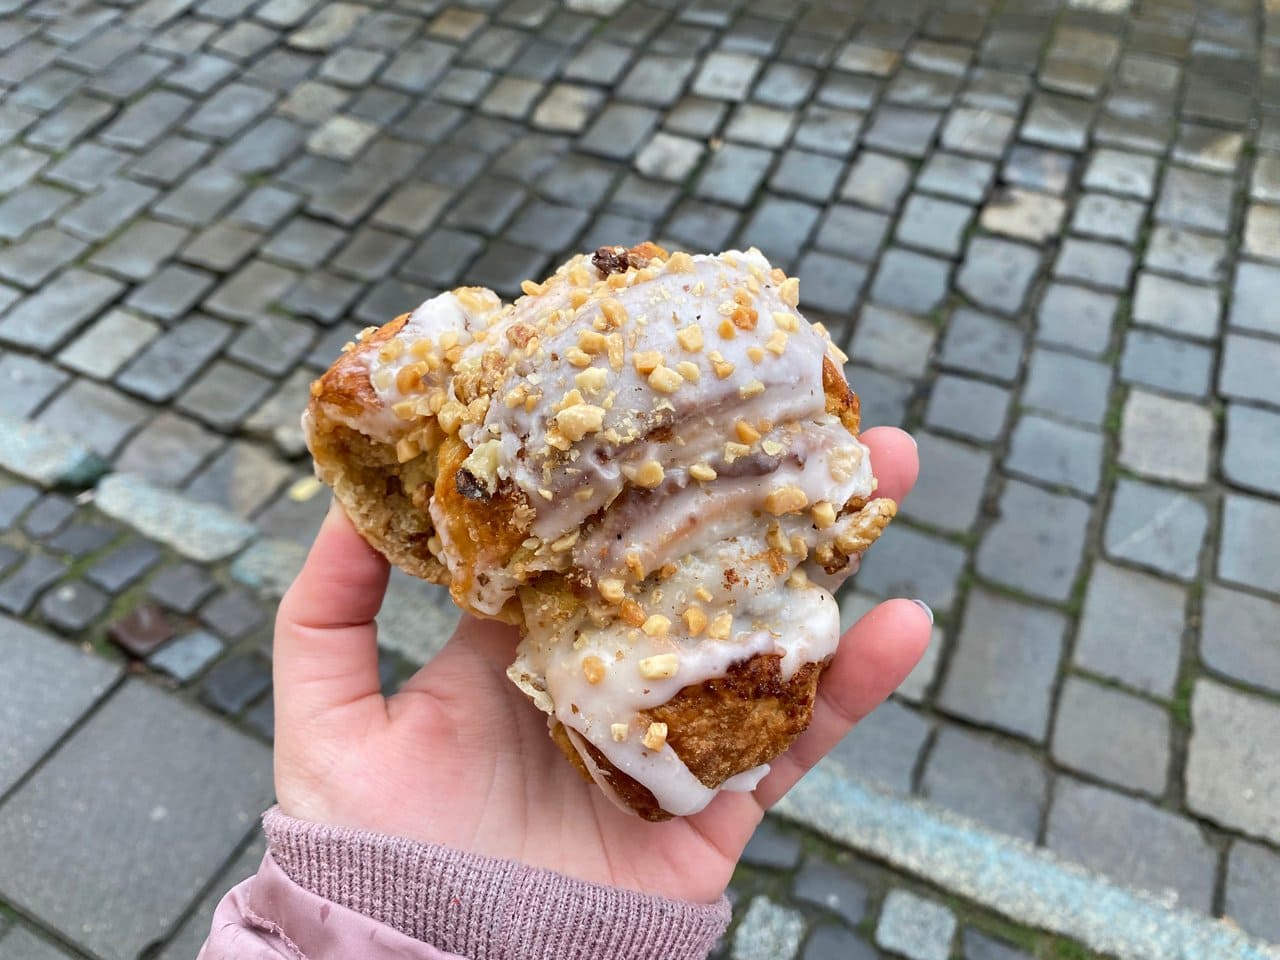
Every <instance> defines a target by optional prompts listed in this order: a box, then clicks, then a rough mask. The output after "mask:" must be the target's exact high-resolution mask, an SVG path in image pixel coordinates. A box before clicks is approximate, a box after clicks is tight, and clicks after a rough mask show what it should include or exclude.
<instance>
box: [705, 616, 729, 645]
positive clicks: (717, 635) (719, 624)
mask: <svg viewBox="0 0 1280 960" xmlns="http://www.w3.org/2000/svg"><path fill="white" fill-rule="evenodd" d="M732 633H733V614H732V613H728V612H727V611H726V612H725V613H722V614H719V615H718V616H717V617H716V618H715V619H714V620H712V621H711V626H709V627H707V636H708V637H710V638H711V639H712V640H728V639H729V637H730V635H731V634H732Z"/></svg>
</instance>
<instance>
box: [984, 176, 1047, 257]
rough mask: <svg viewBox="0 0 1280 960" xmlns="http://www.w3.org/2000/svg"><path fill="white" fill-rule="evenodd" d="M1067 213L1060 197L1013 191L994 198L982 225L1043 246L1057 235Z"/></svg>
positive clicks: (1010, 189)
mask: <svg viewBox="0 0 1280 960" xmlns="http://www.w3.org/2000/svg"><path fill="white" fill-rule="evenodd" d="M1065 212H1066V206H1065V204H1064V203H1063V202H1062V201H1061V200H1059V199H1058V198H1057V197H1054V196H1050V195H1048V194H1043V193H1036V192H1034V191H1030V190H1023V189H1021V188H1018V187H1011V188H1008V189H1000V190H997V191H996V192H995V193H993V194H992V195H991V197H990V199H989V200H988V201H987V205H986V206H985V207H983V209H982V215H981V217H980V219H979V223H980V224H981V225H982V227H983V228H985V229H987V230H990V231H991V232H992V233H998V234H1003V235H1004V236H1008V237H1013V238H1014V239H1018V240H1026V241H1028V242H1029V243H1035V244H1043V243H1044V242H1045V241H1047V240H1048V239H1049V238H1050V237H1053V236H1055V235H1057V234H1058V232H1059V231H1060V229H1061V226H1062V218H1063V215H1064V214H1065Z"/></svg>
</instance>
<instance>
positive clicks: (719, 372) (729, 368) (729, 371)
mask: <svg viewBox="0 0 1280 960" xmlns="http://www.w3.org/2000/svg"><path fill="white" fill-rule="evenodd" d="M707 356H708V357H709V358H710V360H711V369H712V370H714V371H715V372H716V376H717V377H719V378H720V379H721V380H725V379H727V378H729V377H730V376H732V375H733V370H734V366H733V364H732V363H731V362H730V361H728V360H726V359H725V358H724V356H723V355H722V354H721V353H720V351H719V350H713V351H711V353H709V354H707Z"/></svg>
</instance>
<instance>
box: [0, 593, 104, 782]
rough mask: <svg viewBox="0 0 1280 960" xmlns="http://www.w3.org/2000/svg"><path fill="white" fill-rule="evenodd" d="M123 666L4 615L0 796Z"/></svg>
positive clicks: (0, 623)
mask: <svg viewBox="0 0 1280 960" xmlns="http://www.w3.org/2000/svg"><path fill="white" fill-rule="evenodd" d="M119 675H120V668H119V667H118V666H116V665H114V664H111V663H108V662H107V661H105V660H103V659H101V658H99V657H96V656H93V655H91V654H86V653H84V652H83V651H81V650H79V649H77V648H76V647H74V646H72V645H69V644H66V643H64V642H62V641H59V640H56V639H55V638H54V637H52V636H50V635H49V634H47V633H45V632H43V631H40V630H36V629H34V628H32V627H29V626H27V625H25V624H23V623H21V622H20V621H18V620H14V619H11V618H9V617H5V616H0V676H4V677H6V678H7V681H6V688H7V689H8V691H9V694H8V695H7V696H6V697H5V698H4V704H3V707H0V717H3V721H4V723H3V725H4V729H5V731H6V749H5V751H4V753H3V755H0V793H3V792H6V791H8V790H9V789H10V788H11V787H12V786H13V785H14V784H15V783H17V782H18V780H19V779H21V777H22V776H23V775H24V774H25V773H26V772H27V771H28V770H30V769H31V767H32V766H34V765H35V764H36V762H37V761H39V760H40V759H41V758H42V757H43V756H44V755H45V753H46V752H48V750H49V749H50V748H51V747H53V745H54V744H55V743H56V742H57V741H58V740H59V739H60V738H61V737H62V736H63V735H64V734H65V733H66V732H67V731H68V730H69V729H70V728H71V727H72V726H73V725H74V724H75V722H76V721H77V720H78V719H79V718H80V717H81V716H82V715H83V714H84V713H85V712H86V711H87V710H89V709H90V708H91V707H92V706H93V705H94V704H95V703H96V702H97V701H98V699H99V698H100V697H101V696H102V695H103V694H104V693H105V692H106V691H107V690H108V689H110V687H111V686H112V685H113V684H114V682H115V680H116V678H117V677H118V676H119Z"/></svg>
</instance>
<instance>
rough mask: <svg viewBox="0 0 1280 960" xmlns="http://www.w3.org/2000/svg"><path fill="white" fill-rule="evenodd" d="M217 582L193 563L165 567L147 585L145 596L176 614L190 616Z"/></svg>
mask: <svg viewBox="0 0 1280 960" xmlns="http://www.w3.org/2000/svg"><path fill="white" fill-rule="evenodd" d="M217 586H218V585H217V582H216V581H215V580H214V579H213V577H211V576H210V575H209V574H208V573H207V572H206V571H205V570H203V569H202V568H200V567H197V566H196V565H195V564H193V563H179V564H176V565H174V566H170V567H165V568H164V569H162V570H161V571H160V572H159V573H158V574H156V576H155V577H154V578H153V579H152V580H151V582H150V583H149V584H147V595H148V596H149V597H151V598H152V599H154V600H156V601H158V602H159V603H161V604H163V605H164V606H165V607H167V608H168V609H170V610H173V611H175V612H177V613H183V614H188V615H190V614H192V613H195V610H196V608H197V607H198V606H200V604H201V603H202V602H203V601H204V599H205V598H206V597H208V596H209V595H210V594H211V593H213V591H214V590H215V589H217Z"/></svg>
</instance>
